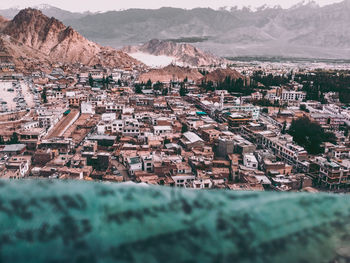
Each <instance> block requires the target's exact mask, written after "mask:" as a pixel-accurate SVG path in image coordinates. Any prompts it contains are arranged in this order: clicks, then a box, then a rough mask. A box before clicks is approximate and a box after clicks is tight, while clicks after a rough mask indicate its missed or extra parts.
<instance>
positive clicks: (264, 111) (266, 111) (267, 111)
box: [261, 108, 269, 114]
mask: <svg viewBox="0 0 350 263" xmlns="http://www.w3.org/2000/svg"><path fill="white" fill-rule="evenodd" d="M261 112H262V113H266V114H267V113H269V109H268V108H263V109H262V110H261Z"/></svg>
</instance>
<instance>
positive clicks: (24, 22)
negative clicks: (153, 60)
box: [0, 8, 141, 67]
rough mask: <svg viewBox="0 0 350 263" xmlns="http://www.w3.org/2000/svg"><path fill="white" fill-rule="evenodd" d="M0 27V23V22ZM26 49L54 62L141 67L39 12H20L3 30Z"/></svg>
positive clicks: (29, 10) (28, 10)
mask: <svg viewBox="0 0 350 263" xmlns="http://www.w3.org/2000/svg"><path fill="white" fill-rule="evenodd" d="M0 25H1V21H0ZM2 32H3V34H6V35H8V36H10V37H12V38H13V39H15V40H16V41H18V42H20V43H22V44H23V45H25V46H27V47H29V48H32V49H35V50H39V51H40V52H41V53H43V54H44V55H46V56H48V57H49V58H50V60H51V61H52V62H62V63H82V64H85V65H89V66H92V65H95V64H101V65H103V66H107V67H133V66H137V65H140V64H141V63H140V62H139V61H137V60H136V59H134V58H132V57H130V56H128V55H127V54H125V53H123V52H121V51H117V50H115V49H112V48H107V47H102V46H100V45H98V44H96V43H93V42H91V41H89V40H87V39H86V38H84V37H83V36H82V35H80V34H79V33H78V32H76V31H75V30H74V29H72V28H71V27H66V26H65V25H64V24H63V23H62V22H60V21H59V20H57V19H55V18H53V17H52V18H49V17H47V16H45V15H43V14H42V12H41V11H39V10H36V9H31V8H28V9H24V10H22V11H20V12H19V13H18V14H17V15H16V16H15V17H14V19H13V20H12V21H10V22H7V24H6V26H5V27H4V28H3V30H2Z"/></svg>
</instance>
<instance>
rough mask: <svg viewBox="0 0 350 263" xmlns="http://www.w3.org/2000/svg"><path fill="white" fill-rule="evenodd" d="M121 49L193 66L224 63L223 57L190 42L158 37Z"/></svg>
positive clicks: (130, 52)
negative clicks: (177, 41)
mask: <svg viewBox="0 0 350 263" xmlns="http://www.w3.org/2000/svg"><path fill="white" fill-rule="evenodd" d="M123 51H125V52H126V53H128V54H132V53H138V52H142V53H146V54H151V55H155V56H168V57H173V58H174V59H175V60H176V61H177V62H180V63H181V64H183V65H186V66H193V67H199V66H208V65H219V64H222V63H225V60H224V59H221V58H218V57H216V56H214V55H212V54H209V53H206V52H203V51H202V50H200V49H198V48H196V47H194V46H192V45H190V44H185V43H176V42H173V41H163V40H158V39H153V40H151V41H149V42H147V43H145V44H143V45H140V46H127V47H125V48H124V49H123Z"/></svg>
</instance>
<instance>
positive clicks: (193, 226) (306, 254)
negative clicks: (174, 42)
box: [0, 180, 350, 263]
mask: <svg viewBox="0 0 350 263" xmlns="http://www.w3.org/2000/svg"><path fill="white" fill-rule="evenodd" d="M349 260H350V200H349V197H348V196H345V195H325V194H302V193H295V194H281V193H275V192H271V193H267V192H265V193H256V192H233V191H222V190H221V191H202V190H201V191H195V190H179V189H173V188H162V187H147V186H136V185H128V184H117V185H116V184H104V183H92V182H78V181H34V180H33V181H31V180H25V181H0V262H25V263H31V262H32V263H40V262H45V263H47V262H141V263H147V262H176V263H178V262H187V263H189V262H201V263H202V262H254V263H255V262H269V263H270V262H278V263H279V262H349Z"/></svg>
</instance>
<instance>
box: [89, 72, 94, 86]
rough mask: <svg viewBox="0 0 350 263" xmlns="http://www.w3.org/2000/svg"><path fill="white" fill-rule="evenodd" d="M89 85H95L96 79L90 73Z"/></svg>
mask: <svg viewBox="0 0 350 263" xmlns="http://www.w3.org/2000/svg"><path fill="white" fill-rule="evenodd" d="M89 85H90V87H93V86H94V79H93V78H92V76H91V74H89Z"/></svg>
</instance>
